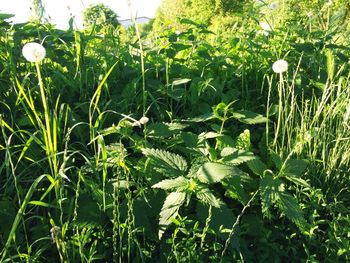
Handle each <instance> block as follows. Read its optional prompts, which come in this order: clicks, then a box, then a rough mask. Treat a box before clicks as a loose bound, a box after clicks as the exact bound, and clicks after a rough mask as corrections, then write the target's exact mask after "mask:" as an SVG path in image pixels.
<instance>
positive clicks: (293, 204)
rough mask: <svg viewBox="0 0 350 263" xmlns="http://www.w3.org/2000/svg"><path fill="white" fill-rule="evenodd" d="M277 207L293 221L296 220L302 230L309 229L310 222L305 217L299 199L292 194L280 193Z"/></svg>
mask: <svg viewBox="0 0 350 263" xmlns="http://www.w3.org/2000/svg"><path fill="white" fill-rule="evenodd" d="M277 207H278V208H279V210H280V211H281V212H282V213H283V214H284V215H285V216H286V217H287V218H288V219H289V220H291V221H292V222H294V223H295V224H296V225H297V226H298V227H299V229H300V230H301V231H305V230H307V229H308V227H309V224H308V222H307V221H306V220H305V218H304V214H303V211H302V210H301V208H300V206H299V204H298V201H297V200H296V199H295V198H294V197H293V196H291V195H290V194H288V193H286V192H283V193H278V200H277Z"/></svg>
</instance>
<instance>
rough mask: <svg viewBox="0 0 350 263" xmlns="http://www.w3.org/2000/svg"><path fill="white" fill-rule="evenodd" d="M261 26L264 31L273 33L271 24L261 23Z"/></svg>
mask: <svg viewBox="0 0 350 263" xmlns="http://www.w3.org/2000/svg"><path fill="white" fill-rule="evenodd" d="M259 25H260V27H261V28H262V29H263V30H264V31H271V30H272V29H271V26H270V25H269V23H266V22H260V23H259Z"/></svg>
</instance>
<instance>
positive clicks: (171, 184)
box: [152, 176, 189, 191]
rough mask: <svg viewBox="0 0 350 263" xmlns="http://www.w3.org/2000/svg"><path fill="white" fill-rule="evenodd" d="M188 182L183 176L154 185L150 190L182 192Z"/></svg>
mask: <svg viewBox="0 0 350 263" xmlns="http://www.w3.org/2000/svg"><path fill="white" fill-rule="evenodd" d="M188 183H189V180H188V179H186V178H185V177H183V176H180V177H177V178H175V179H166V180H163V181H161V182H159V183H157V184H155V185H152V188H161V189H164V190H169V189H175V190H177V191H183V190H185V189H186V188H187V186H188Z"/></svg>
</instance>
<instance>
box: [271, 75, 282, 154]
mask: <svg viewBox="0 0 350 263" xmlns="http://www.w3.org/2000/svg"><path fill="white" fill-rule="evenodd" d="M279 75H280V76H279V77H280V79H279V85H278V119H277V128H276V133H275V139H274V141H273V146H272V147H273V148H275V146H276V143H277V139H278V134H279V130H280V128H281V121H282V110H283V106H282V90H283V76H282V73H279Z"/></svg>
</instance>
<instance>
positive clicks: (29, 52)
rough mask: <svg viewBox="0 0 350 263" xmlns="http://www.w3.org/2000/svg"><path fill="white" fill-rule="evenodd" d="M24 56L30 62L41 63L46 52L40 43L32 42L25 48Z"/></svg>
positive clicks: (23, 49) (23, 50)
mask: <svg viewBox="0 0 350 263" xmlns="http://www.w3.org/2000/svg"><path fill="white" fill-rule="evenodd" d="M22 54H23V56H24V57H25V59H26V60H28V61H29V62H40V61H41V60H43V59H44V58H45V56H46V50H45V48H44V47H43V46H42V45H40V44H39V43H35V42H30V43H27V44H25V45H24V46H23V48H22Z"/></svg>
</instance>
